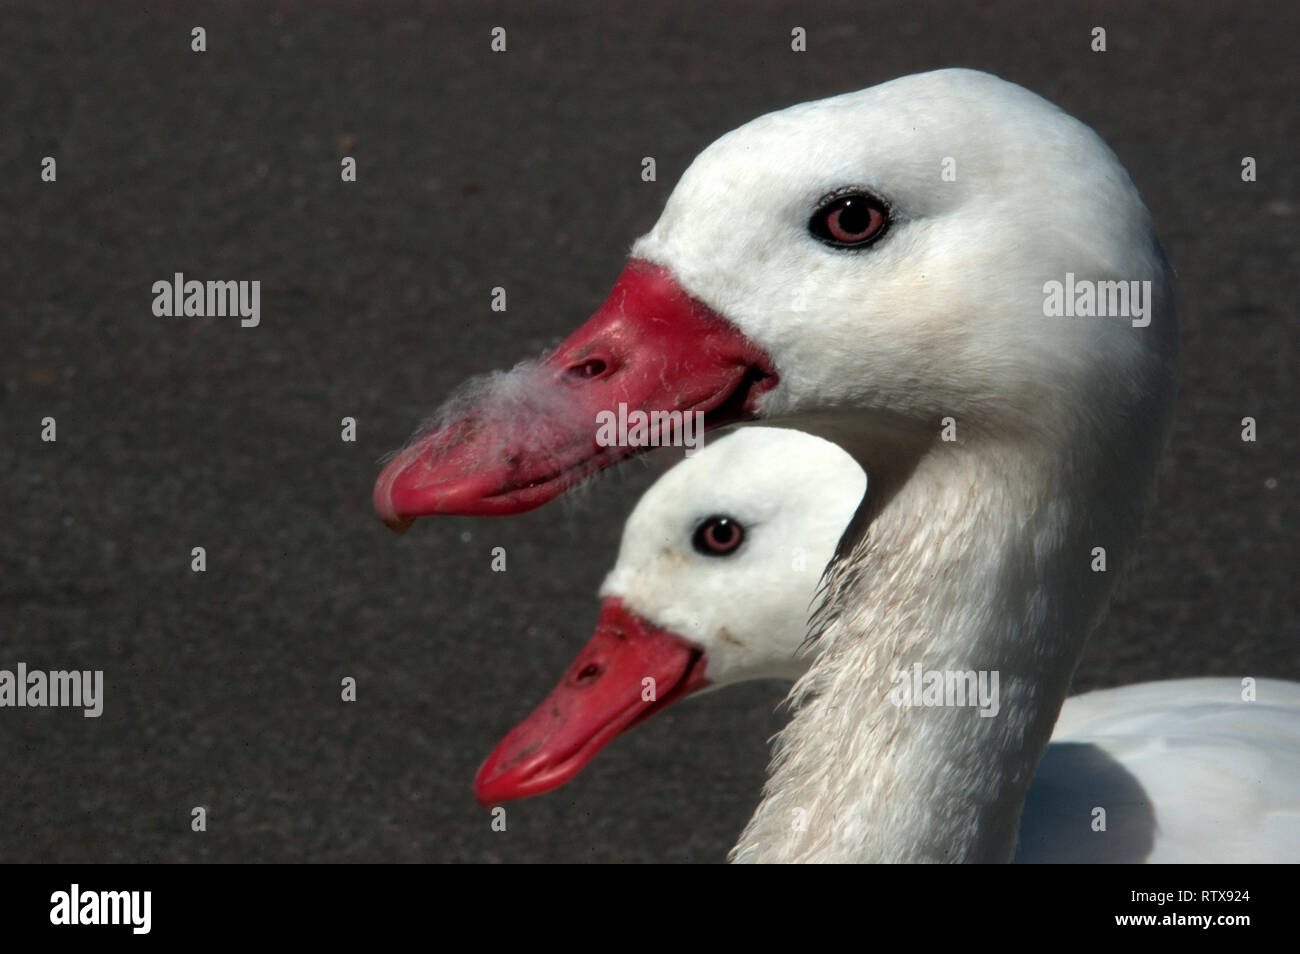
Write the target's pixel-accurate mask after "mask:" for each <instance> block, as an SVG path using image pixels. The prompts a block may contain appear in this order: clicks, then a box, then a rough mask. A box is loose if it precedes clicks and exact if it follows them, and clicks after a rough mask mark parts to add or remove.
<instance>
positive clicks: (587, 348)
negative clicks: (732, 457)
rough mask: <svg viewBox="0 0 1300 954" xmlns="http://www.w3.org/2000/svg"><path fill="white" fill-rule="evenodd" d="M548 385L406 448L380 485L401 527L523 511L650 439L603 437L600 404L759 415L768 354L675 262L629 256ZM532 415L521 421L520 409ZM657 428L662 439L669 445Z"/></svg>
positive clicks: (552, 360)
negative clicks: (623, 442) (519, 404)
mask: <svg viewBox="0 0 1300 954" xmlns="http://www.w3.org/2000/svg"><path fill="white" fill-rule="evenodd" d="M541 367H542V369H543V373H542V375H541V376H540V377H539V378H538V379H537V380H536V381H535V382H534V384H533V385H532V386H533V387H535V388H536V389H538V390H539V391H544V392H546V393H544V394H537V395H535V397H536V398H537V399H536V400H534V401H530V402H527V403H526V404H525V405H523V406H524V408H525V409H524V410H523V411H516V412H512V413H511V414H509V415H497V416H495V417H494V416H492V415H491V414H488V413H483V414H479V413H476V412H475V411H474V410H473V409H471V410H470V411H469V413H468V414H466V415H465V416H464V417H463V418H462V419H460V420H455V421H453V422H451V423H450V424H448V425H447V426H444V427H442V428H440V429H438V430H436V431H434V432H433V433H430V434H427V435H424V436H423V437H420V438H419V439H417V440H416V441H415V442H414V443H413V444H411V445H410V446H408V447H407V448H405V449H404V450H403V451H402V452H401V453H399V454H398V455H397V457H395V458H394V459H393V460H392V461H390V462H389V464H388V465H387V466H386V467H385V468H384V470H383V472H382V473H381V474H380V475H379V479H378V480H377V481H376V483H375V492H374V504H375V510H376V511H377V512H378V513H379V515H380V517H381V518H382V519H383V520H384V522H385V523H387V524H388V525H389V526H390V527H392V528H393V529H394V530H397V531H399V532H400V531H402V530H404V529H406V527H407V526H408V525H409V524H410V522H411V521H412V520H413V519H414V518H416V517H421V516H426V515H429V514H464V515H470V516H477V515H501V514H516V513H522V512H524V511H526V510H531V509H533V508H534V507H540V506H541V505H542V504H544V503H546V502H548V501H550V500H552V499H554V498H555V497H557V496H559V495H560V494H561V493H563V492H564V491H565V490H566V489H568V488H569V487H571V486H573V485H574V484H575V483H577V482H579V481H580V480H582V479H583V478H584V477H587V476H589V475H590V474H592V473H595V472H596V471H598V470H600V469H602V468H604V467H608V466H609V465H610V464H613V463H616V462H617V461H619V460H622V459H624V458H626V457H629V456H631V455H632V454H635V453H637V452H638V451H639V450H641V449H642V447H630V446H619V445H617V444H614V445H610V446H605V445H603V444H602V443H601V442H600V441H599V440H598V418H597V415H598V414H599V413H600V412H602V411H610V412H613V413H614V414H616V415H617V414H618V413H619V406H620V405H624V409H625V410H626V411H645V412H647V413H649V412H652V411H665V412H671V411H680V412H684V413H694V412H697V411H698V412H701V413H703V414H704V415H705V417H704V424H705V426H706V427H717V426H721V425H723V424H728V423H732V422H734V421H737V420H743V419H746V418H749V417H752V416H753V415H754V412H755V403H756V401H757V399H758V397H759V395H761V394H762V393H763V392H764V391H766V390H768V389H770V388H771V387H772V386H773V385H775V383H776V376H775V372H774V370H773V368H772V364H771V361H770V360H769V359H768V357H767V355H765V354H764V353H763V351H762V350H761V349H760V348H758V347H757V346H756V345H754V344H753V343H752V342H751V341H749V339H747V338H746V337H745V336H744V335H743V334H741V333H740V332H739V331H738V330H737V329H736V328H735V327H733V326H732V325H731V324H730V323H728V322H727V321H726V320H725V319H723V318H722V317H721V316H719V315H718V314H717V313H715V312H714V311H712V310H711V309H710V308H709V307H708V306H707V305H705V304H703V303H702V302H700V301H698V300H696V299H694V298H692V297H691V296H690V295H688V294H687V293H686V292H685V291H684V290H683V289H682V288H681V286H680V285H678V283H677V282H676V281H675V280H674V279H673V277H672V275H671V274H670V273H669V272H668V271H667V269H664V268H661V267H659V266H656V265H652V264H650V263H648V262H643V261H638V260H635V259H634V260H632V261H630V262H629V263H628V265H627V267H626V268H625V269H624V270H623V274H622V275H620V276H619V278H618V281H617V282H616V283H615V285H614V288H613V290H612V291H611V292H610V295H609V298H608V299H607V300H606V301H605V303H604V304H603V305H601V306H600V308H599V309H598V310H597V311H596V313H595V314H594V315H592V316H591V318H590V319H588V321H587V322H586V323H585V324H584V325H583V326H582V327H581V328H579V329H578V330H577V331H575V332H574V333H573V334H572V335H570V336H569V337H568V339H567V340H565V341H564V342H563V343H562V344H561V345H560V346H559V347H558V348H556V350H555V351H554V352H553V353H552V354H550V355H549V356H547V357H546V359H545V360H544V362H543V363H542V366H541ZM521 418H523V419H521ZM672 438H673V435H671V434H659V435H657V438H656V439H655V440H654V441H652V442H651V443H654V444H655V445H656V446H662V445H666V444H671V443H672V442H673V440H672Z"/></svg>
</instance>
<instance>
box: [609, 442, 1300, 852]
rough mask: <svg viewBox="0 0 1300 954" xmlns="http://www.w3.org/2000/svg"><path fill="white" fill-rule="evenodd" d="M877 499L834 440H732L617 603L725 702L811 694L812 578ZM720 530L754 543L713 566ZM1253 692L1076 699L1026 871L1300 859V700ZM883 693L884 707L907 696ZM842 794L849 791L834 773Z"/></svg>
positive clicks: (1284, 693)
mask: <svg viewBox="0 0 1300 954" xmlns="http://www.w3.org/2000/svg"><path fill="white" fill-rule="evenodd" d="M865 483H866V480H865V477H864V475H863V474H862V472H861V470H860V469H859V468H858V467H857V466H856V464H854V462H853V461H852V459H851V458H850V457H849V456H848V455H847V454H845V453H844V452H843V451H842V450H840V449H839V448H838V447H836V446H834V445H833V444H830V443H828V442H826V441H823V440H821V439H819V438H815V437H812V436H810V435H807V434H803V433H800V432H798V431H792V430H781V429H775V428H758V427H755V428H747V429H744V430H741V431H738V432H736V433H734V434H731V435H728V436H727V437H724V438H723V439H721V440H720V441H718V442H716V443H714V444H711V445H710V446H709V447H707V448H706V449H705V450H704V451H703V452H701V453H700V454H698V455H697V456H696V457H694V458H692V459H690V460H688V461H686V462H684V463H682V464H680V465H678V466H677V467H675V468H674V469H673V470H671V471H669V472H668V473H667V474H665V475H664V476H663V477H662V478H661V479H660V480H659V481H658V482H657V483H656V484H655V485H654V486H653V487H651V488H650V489H649V490H648V491H647V492H646V494H645V495H644V496H643V497H642V499H641V500H640V502H639V503H638V504H637V506H636V508H635V510H634V511H633V512H632V515H631V516H630V517H629V518H628V521H627V523H626V525H625V529H624V535H623V543H622V546H621V549H620V552H619V558H618V562H617V564H616V565H615V567H614V569H613V570H612V571H611V573H610V574H609V576H608V578H607V580H606V582H605V585H604V587H603V588H602V593H603V594H604V595H605V596H610V597H617V598H619V599H621V600H622V601H623V603H624V604H625V605H626V606H628V607H629V608H630V609H632V610H634V611H635V612H637V613H638V614H640V615H642V616H644V617H645V618H646V619H648V620H649V621H650V622H651V623H654V624H655V625H657V626H661V627H665V628H668V629H671V630H673V631H674V632H676V633H678V634H679V635H681V636H683V637H685V638H686V639H688V640H690V641H691V642H693V643H695V644H696V645H698V646H700V647H701V648H702V649H703V650H704V652H705V658H706V660H707V669H706V672H707V675H708V677H709V679H710V681H711V683H712V685H713V686H715V687H722V686H726V685H729V684H732V683H735V682H739V681H743V680H745V679H752V678H760V677H765V676H776V677H784V678H795V677H796V676H797V675H799V673H801V672H802V671H803V670H804V669H806V668H807V665H808V663H809V662H810V657H809V655H806V654H805V655H800V654H799V648H800V646H801V644H802V643H803V640H804V633H805V626H804V625H803V621H804V620H805V619H806V616H807V612H808V608H809V606H810V605H811V604H812V602H813V601H814V597H815V590H816V583H817V578H818V573H816V572H815V571H814V572H805V571H804V570H802V569H801V568H802V567H805V566H813V567H820V566H822V565H824V564H825V563H826V562H827V561H828V560H829V559H830V557H831V553H832V550H833V547H834V545H835V542H836V540H837V539H838V537H839V535H840V532H841V531H842V529H843V526H844V524H845V523H846V522H847V521H848V518H849V517H850V516H851V514H852V513H853V511H854V509H855V508H856V506H857V503H858V501H859V500H860V499H861V496H862V491H863V488H864V486H865ZM718 515H723V516H726V517H728V518H730V519H731V520H732V521H734V523H735V524H736V525H738V526H739V527H741V528H743V532H744V534H745V538H744V542H743V543H742V544H741V546H740V547H739V548H738V549H737V550H736V551H734V552H733V553H730V554H727V555H724V556H709V555H704V554H701V553H699V552H697V551H696V550H695V549H694V548H693V546H692V538H693V534H694V532H695V530H696V528H697V527H698V526H699V524H700V521H701V520H703V519H705V518H707V517H710V516H718ZM800 557H802V558H803V559H800ZM812 651H813V652H815V651H816V648H815V647H813V650H812ZM1249 689H1250V690H1252V692H1253V695H1254V700H1253V701H1247V700H1246V698H1245V696H1246V695H1247V687H1244V686H1243V683H1242V680H1240V679H1226V678H1220V679H1181V680H1173V681H1167V682H1153V683H1145V684H1139V685H1133V686H1125V687H1123V688H1119V689H1104V690H1099V691H1096V692H1090V693H1086V694H1084V695H1080V696H1074V697H1072V698H1070V699H1068V700H1066V702H1065V705H1064V707H1063V708H1062V710H1061V715H1060V718H1059V719H1058V720H1057V722H1056V728H1055V731H1054V733H1053V735H1052V741H1051V744H1050V745H1049V746H1048V747H1047V750H1046V752H1045V754H1044V757H1043V760H1042V761H1041V762H1040V763H1039V764H1038V766H1037V772H1036V774H1035V777H1034V782H1033V784H1032V786H1031V787H1030V789H1029V794H1028V797H1027V799H1026V802H1025V809H1024V813H1023V815H1022V817H1021V824H1020V839H1019V845H1018V849H1017V853H1016V860H1018V861H1024V862H1212V861H1213V862H1261V861H1281V862H1294V861H1298V860H1300V684H1296V683H1290V682H1282V681H1278V680H1268V679H1263V680H1259V681H1258V682H1257V683H1256V682H1255V681H1254V680H1251V681H1250V684H1249ZM866 691H868V692H874V694H875V695H877V696H879V697H881V698H883V697H885V696H886V695H887V693H888V691H889V685H888V684H882V685H879V686H876V687H874V688H873V687H866ZM827 731H828V732H829V731H835V730H834V729H830V728H828V729H827ZM841 741H843V740H841ZM928 757H933V758H936V759H939V760H942V759H943V753H942V752H941V751H940V752H934V753H932V754H931V755H930V756H928ZM864 768H865V770H866V772H867V773H868V777H869V773H870V771H871V766H869V765H868V766H865V767H864ZM1031 768H1032V766H1031ZM848 774H850V773H848V772H845V775H846V776H847V775H848ZM828 779H829V780H830V784H832V785H834V784H836V776H835V767H834V766H832V767H831V770H830V771H829V772H828ZM847 794H848V796H849V798H850V802H851V800H852V797H853V794H854V793H852V792H848V793H847ZM912 797H913V799H924V798H926V797H927V794H926V793H924V792H922V793H915V794H914V795H913V796H912ZM816 807H817V806H815V805H809V806H806V811H805V814H806V815H815V814H817V812H816ZM1103 813H1104V814H1103ZM791 821H792V823H793V819H791ZM867 821H868V823H870V820H869V819H868V820H867ZM791 834H792V836H793V835H794V830H793V827H792V828H791Z"/></svg>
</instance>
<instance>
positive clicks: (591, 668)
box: [573, 662, 603, 685]
mask: <svg viewBox="0 0 1300 954" xmlns="http://www.w3.org/2000/svg"><path fill="white" fill-rule="evenodd" d="M602 671H603V670H602V668H601V666H600V665H599V664H598V663H594V662H593V663H587V665H585V666H583V667H582V669H581V670H579V672H578V674H577V675H576V676H574V677H573V681H574V682H575V683H577V684H578V685H583V684H585V683H588V682H594V681H595V680H597V679H599V678H600V674H601V672H602Z"/></svg>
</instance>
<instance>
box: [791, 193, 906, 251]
mask: <svg viewBox="0 0 1300 954" xmlns="http://www.w3.org/2000/svg"><path fill="white" fill-rule="evenodd" d="M888 221H889V216H888V214H887V213H886V211H885V205H884V203H883V202H881V201H880V200H879V199H877V198H876V197H875V196H872V195H867V194H866V193H865V192H851V193H848V194H847V195H840V196H836V197H834V198H832V199H830V200H829V201H826V202H824V203H823V204H822V206H821V208H819V209H818V210H817V211H816V212H814V213H813V217H812V219H811V221H809V223H808V231H810V232H812V234H813V235H815V236H816V237H817V238H818V239H820V240H821V241H822V242H825V243H826V244H827V245H830V246H833V247H834V248H861V247H862V246H864V245H868V244H870V243H871V242H873V241H875V240H876V239H877V238H878V237H879V236H880V233H881V232H883V231H884V230H885V225H886V224H887V223H888Z"/></svg>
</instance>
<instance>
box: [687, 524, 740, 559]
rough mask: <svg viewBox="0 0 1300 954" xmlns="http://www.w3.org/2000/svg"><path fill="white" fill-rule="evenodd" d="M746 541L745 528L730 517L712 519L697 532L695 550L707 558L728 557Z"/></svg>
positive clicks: (699, 527) (700, 526)
mask: <svg viewBox="0 0 1300 954" xmlns="http://www.w3.org/2000/svg"><path fill="white" fill-rule="evenodd" d="M744 539H745V528H744V527H742V526H741V525H740V524H739V523H737V522H736V521H735V520H732V519H731V518H730V517H710V518H709V519H708V520H705V521H704V522H703V523H702V524H700V525H699V526H698V527H697V528H696V530H695V539H694V541H692V542H693V543H694V545H695V549H696V550H698V551H699V552H700V553H703V554H704V555H705V556H726V555H727V554H728V553H731V552H733V551H734V550H735V549H736V547H738V546H740V544H741V541H742V540H744Z"/></svg>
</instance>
